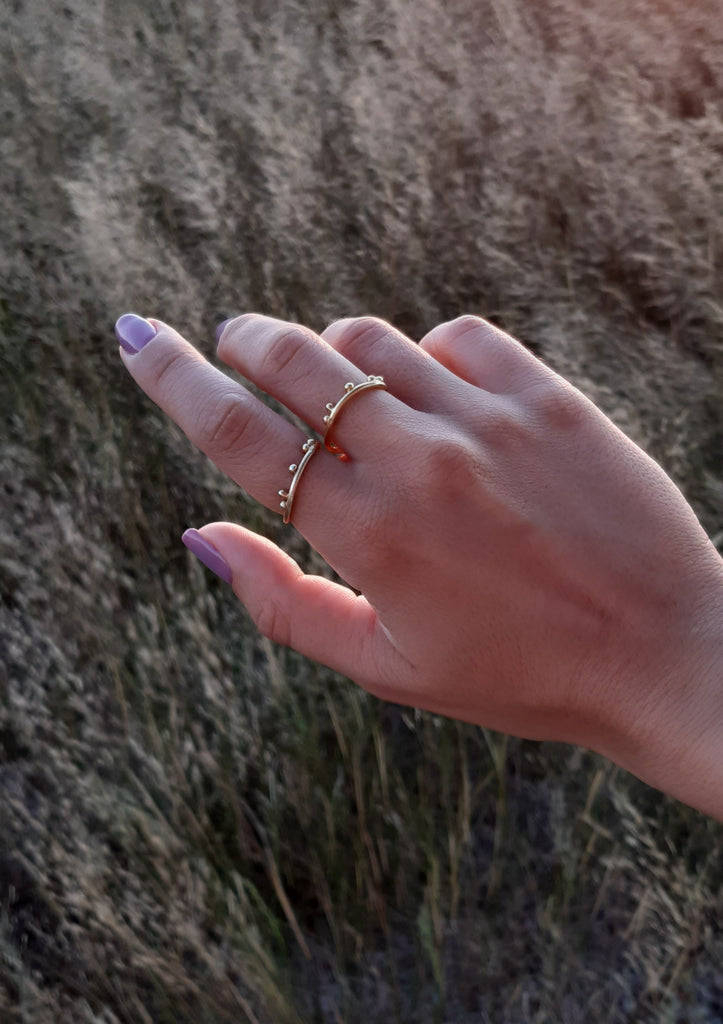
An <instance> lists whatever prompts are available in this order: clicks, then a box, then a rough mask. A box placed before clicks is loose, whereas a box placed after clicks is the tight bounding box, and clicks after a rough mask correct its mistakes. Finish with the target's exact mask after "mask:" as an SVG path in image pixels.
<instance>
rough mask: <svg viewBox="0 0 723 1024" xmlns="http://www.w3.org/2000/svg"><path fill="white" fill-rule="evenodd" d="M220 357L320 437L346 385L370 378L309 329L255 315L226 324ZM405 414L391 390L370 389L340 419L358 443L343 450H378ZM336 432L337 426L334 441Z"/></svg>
mask: <svg viewBox="0 0 723 1024" xmlns="http://www.w3.org/2000/svg"><path fill="white" fill-rule="evenodd" d="M218 355H219V358H221V359H222V360H223V361H224V362H225V363H227V364H228V365H229V366H232V367H233V368H234V369H236V370H239V371H240V372H241V373H242V374H243V375H244V376H245V377H246V378H248V379H249V380H252V381H253V382H254V383H255V384H257V385H258V386H259V387H260V388H262V389H263V390H264V391H265V392H266V393H267V394H269V395H273V396H274V398H278V399H279V400H280V401H281V402H283V404H284V405H285V406H286V407H287V409H291V411H292V412H294V413H296V414H297V416H300V417H301V418H302V419H303V420H304V421H305V422H306V423H308V424H309V426H310V427H312V429H313V430H316V431H317V432H318V433H320V434H323V433H324V429H325V427H324V416H325V415H326V414H327V411H328V410H327V408H326V406H327V403H331V404H333V403H336V402H337V401H338V400H339V398H341V396H342V394H343V393H344V387H345V384H346V383H347V382H351V383H353V384H359V383H361V382H362V381H363V380H364V379H365V377H366V374H363V373H361V372H360V370H359V368H358V367H357V366H355V365H354V364H353V363H351V362H349V360H347V359H345V358H344V357H343V356H341V355H340V354H339V353H338V352H335V351H334V349H333V348H332V347H331V346H330V345H328V344H327V343H326V342H325V341H323V340H322V339H321V338H320V337H319V335H318V334H314V332H313V331H311V330H309V329H308V328H306V327H302V326H301V325H299V324H291V323H285V322H283V321H281V320H275V319H273V318H271V317H267V316H260V315H258V314H254V313H249V314H246V315H245V316H240V317H236V319H235V320H230V321H229V322H228V323H227V324H226V325H225V327H224V328H223V331H222V332H221V336H220V339H219V343H218ZM401 413H403V408H402V407H401V406H400V405H399V403H398V402H397V400H396V399H395V398H394V397H393V396H392V394H391V393H390V392H389V391H382V390H378V391H373V390H370V391H368V392H367V393H366V394H364V395H363V397H362V396H359V397H358V398H355V400H354V401H353V402H349V403H348V407H347V408H345V409H344V414H343V418H342V420H341V424H342V427H343V433H344V436H345V437H346V438H349V439H353V442H354V443H353V444H352V442H351V440H350V442H349V444H348V445H343V447H344V448H345V449H346V450H348V451H350V452H351V454H353V455H355V456H357V457H363V456H364V455H365V454H366V455H368V454H372V453H375V452H377V451H378V448H379V444H380V443H382V442H383V440H384V437H385V436H387V434H388V429H389V426H390V423H391V422H392V421H393V420H394V418H395V416H396V417H398V416H399V415H400V414H401ZM338 432H339V428H335V437H336V436H337V434H338Z"/></svg>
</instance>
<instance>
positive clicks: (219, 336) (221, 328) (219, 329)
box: [216, 316, 236, 341]
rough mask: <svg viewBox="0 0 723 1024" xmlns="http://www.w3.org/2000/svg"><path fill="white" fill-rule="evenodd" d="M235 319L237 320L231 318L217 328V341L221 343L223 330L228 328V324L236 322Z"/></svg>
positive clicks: (223, 321)
mask: <svg viewBox="0 0 723 1024" xmlns="http://www.w3.org/2000/svg"><path fill="white" fill-rule="evenodd" d="M235 319H236V317H235V316H230V317H229V318H228V320H222V321H221V323H220V324H219V325H218V327H217V328H216V341H220V340H221V335H222V334H223V329H224V327H225V326H226V324H230V323H231V321H232V320H235Z"/></svg>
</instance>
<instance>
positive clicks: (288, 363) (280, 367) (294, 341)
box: [264, 327, 309, 379]
mask: <svg viewBox="0 0 723 1024" xmlns="http://www.w3.org/2000/svg"><path fill="white" fill-rule="evenodd" d="M308 343H309V339H308V337H307V335H306V334H305V333H304V332H303V331H302V330H301V329H300V328H298V327H285V328H281V329H279V330H277V331H275V332H274V333H273V334H272V336H271V338H270V339H269V342H268V345H267V348H266V353H265V356H264V365H265V367H266V368H267V369H268V371H269V373H270V374H271V376H272V377H275V378H279V377H284V378H285V379H288V377H289V374H290V373H291V372H292V371H293V368H294V366H295V364H296V363H297V362H301V364H302V365H303V363H304V359H303V351H304V349H305V348H306V346H307V345H308ZM302 372H303V371H300V373H299V374H298V376H301V375H302Z"/></svg>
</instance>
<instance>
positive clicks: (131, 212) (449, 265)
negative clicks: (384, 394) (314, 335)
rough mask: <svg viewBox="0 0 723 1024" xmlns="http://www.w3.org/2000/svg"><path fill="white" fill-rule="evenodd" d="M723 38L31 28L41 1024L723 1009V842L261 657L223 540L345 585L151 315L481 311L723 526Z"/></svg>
mask: <svg viewBox="0 0 723 1024" xmlns="http://www.w3.org/2000/svg"><path fill="white" fill-rule="evenodd" d="M721 43H723V12H722V11H721V8H720V5H719V4H718V3H717V0H716V2H714V0H710V2H707V0H691V2H689V3H688V4H686V5H685V6H684V7H681V6H680V5H676V4H672V3H667V2H663V0H637V2H632V3H631V2H627V3H623V2H622V0H594V2H592V3H588V4H584V5H583V4H579V3H577V2H574V3H573V2H572V0H545V2H542V3H539V2H533V0H484V2H475V3H467V2H466V0H452V2H451V3H445V4H440V3H432V2H431V0H420V2H418V3H415V4H414V5H408V4H401V3H398V2H396V0H384V2H382V0H369V2H366V3H353V2H336V0H335V2H332V0H314V2H313V3H306V4H301V3H297V2H294V0H281V2H275V3H268V4H266V3H261V2H259V3H254V4H252V5H248V4H240V3H232V2H221V0H204V2H203V3H202V2H200V0H188V2H186V3H172V2H170V0H169V2H165V0H164V2H163V3H158V4H154V5H150V4H144V3H128V4H125V3H124V4H116V5H105V6H104V5H87V4H85V3H83V2H82V0H70V2H68V3H66V4H64V5H63V6H62V7H58V6H57V5H46V6H45V7H40V6H39V5H27V6H23V5H21V4H16V5H14V6H11V5H7V6H6V8H4V9H3V10H2V12H0V47H2V51H3V52H2V59H0V86H1V87H0V116H1V117H2V123H3V125H5V126H7V129H8V130H7V131H5V132H3V133H2V137H1V139H0V145H1V146H2V159H0V176H1V180H2V185H3V187H2V189H0V222H1V223H2V233H1V235H0V261H1V262H0V268H1V275H0V280H1V281H2V284H1V285H0V367H1V368H2V374H1V376H0V409H1V411H2V416H3V426H4V433H3V442H2V449H1V450H0V474H1V476H2V488H1V489H0V509H1V510H2V523H3V530H2V531H1V533H0V798H1V799H0V1020H2V1021H3V1024H5V1021H7V1022H8V1024H19V1022H23V1024H25V1022H31V1024H46V1022H47V1024H50V1022H52V1024H65V1022H71V1021H72V1022H73V1024H76V1022H94V1024H95V1022H101V1021H102V1022H103V1024H110V1022H122V1024H130V1022H133V1024H135V1022H143V1024H145V1022H148V1021H153V1022H154V1024H155V1022H163V1021H174V1022H186V1021H187V1022H189V1024H190V1022H193V1024H199V1022H201V1024H203V1022H209V1024H217V1022H225V1021H229V1022H230V1021H239V1020H248V1021H251V1022H258V1024H265V1022H267V1021H274V1022H282V1024H283V1022H304V1024H307V1022H308V1024H310V1022H312V1021H324V1022H327V1021H328V1022H339V1021H343V1022H345V1024H355V1022H357V1021H359V1022H361V1021H369V1020H379V1021H385V1022H386V1021H398V1022H404V1024H412V1022H415V1021H419V1022H425V1024H426V1022H427V1021H439V1022H450V1024H451V1022H455V1024H458V1022H459V1024H464V1022H465V1021H486V1020H489V1021H505V1022H510V1024H513V1022H518V1021H519V1022H522V1021H524V1022H526V1024H527V1022H531V1021H540V1022H542V1021H555V1022H557V1021H568V1020H569V1021H579V1020H585V1021H590V1022H593V1024H598V1022H599V1024H602V1022H611V1024H612V1022H622V1021H641V1022H644V1021H651V1022H652V1021H667V1020H670V1021H673V1020H675V1021H685V1022H688V1021H690V1022H707V1024H712V1022H714V1021H717V1020H719V1019H720V1016H721V1012H722V1011H721V1006H723V976H722V975H721V968H720V964H721V962H723V937H722V932H721V923H720V922H721V919H722V918H721V912H722V911H723V904H722V903H721V896H720V891H721V883H722V882H723V857H722V855H721V835H722V834H721V829H720V826H718V825H716V824H715V823H713V822H712V821H710V820H709V819H706V818H704V817H703V816H702V815H699V814H696V813H695V812H693V811H691V810H690V809H688V808H685V807H683V806H681V805H679V804H677V803H676V802H674V801H672V800H669V799H666V798H663V797H662V796H661V795H660V794H658V793H655V792H653V791H652V790H649V789H648V788H647V787H645V786H644V785H642V784H641V783H639V782H637V781H636V780H634V779H632V778H630V777H629V776H626V775H625V774H624V773H622V772H620V771H618V770H616V769H615V768H614V767H613V766H612V765H610V764H608V763H606V762H604V761H603V760H602V759H600V758H598V757H596V756H594V755H592V754H589V753H587V752H584V751H580V750H575V749H572V748H567V747H563V746H555V745H551V744H534V743H530V742H525V741H520V740H516V739H511V738H506V737H503V736H498V735H496V734H491V733H489V732H485V731H484V730H478V729H474V728H472V727H469V726H463V725H460V724H458V723H454V722H450V721H445V720H442V719H439V718H435V717H433V716H430V715H424V714H420V713H418V712H415V711H414V710H411V709H403V708H397V707H393V706H388V705H384V704H381V703H379V702H378V701H376V700H374V699H373V698H371V697H369V696H367V695H366V694H364V693H362V692H361V691H359V690H357V689H355V688H354V687H352V686H351V685H350V684H349V683H348V682H347V681H345V680H343V679H340V678H338V677H336V676H334V675H333V674H332V673H330V672H329V671H327V670H326V669H323V668H320V667H318V666H315V665H311V664H309V663H307V662H305V661H304V660H303V659H301V658H299V657H298V656H297V655H295V654H294V653H292V652H289V651H285V650H280V649H277V648H274V647H273V646H272V645H270V644H269V643H268V642H266V641H264V640H262V639H260V638H259V637H258V636H257V635H256V633H255V631H254V630H253V628H252V627H251V625H250V623H249V622H248V620H247V618H246V616H245V613H244V612H243V610H242V609H240V608H239V607H237V606H236V604H235V603H234V601H233V599H232V597H231V595H230V594H229V593H228V592H227V591H226V590H225V589H224V588H223V587H222V585H221V584H220V583H218V582H216V581H215V580H212V579H210V578H209V577H208V575H206V574H205V572H204V571H203V570H202V569H201V567H200V566H198V565H197V564H195V563H193V562H192V560H190V558H189V557H188V555H187V554H186V552H185V550H184V549H183V548H182V547H181V546H180V544H179V540H178V537H179V534H180V533H181V531H182V530H183V529H184V528H185V527H186V526H189V525H200V524H202V523H203V522H206V521H210V520H212V519H215V518H229V519H234V520H237V521H242V522H244V523H246V524H247V525H250V526H251V527H253V528H254V529H257V530H259V531H260V532H261V533H263V534H265V535H267V536H270V537H272V538H274V539H276V540H278V541H279V542H280V543H282V544H283V545H284V546H285V547H286V548H287V549H289V550H290V551H291V552H292V553H293V554H294V556H295V557H297V558H298V559H299V560H300V561H301V563H302V564H303V565H305V566H308V567H309V568H313V569H314V570H315V571H322V572H324V571H327V570H326V569H325V567H324V566H323V565H321V564H320V562H319V559H318V557H317V556H316V555H315V554H314V553H313V552H310V551H309V550H307V549H306V547H305V546H304V544H303V543H302V541H301V540H300V538H299V537H298V536H297V535H295V534H294V533H293V531H291V532H289V531H282V529H281V526H280V524H279V522H278V521H277V519H276V518H275V517H272V516H270V515H267V514H266V513H265V512H264V511H263V510H261V509H259V508H258V507H257V506H255V505H254V503H253V502H251V501H250V500H249V499H247V498H246V497H245V496H244V495H243V494H241V493H240V492H238V491H237V490H236V488H235V487H233V486H232V485H231V484H230V483H229V482H228V481H226V480H224V479H223V478H222V477H221V475H220V474H219V473H218V472H217V471H216V470H215V469H214V468H213V467H212V466H210V465H209V464H207V462H206V461H205V460H204V459H203V458H202V457H201V456H200V455H199V454H198V453H196V452H193V451H192V450H191V449H190V446H189V445H188V443H187V442H186V440H185V439H184V438H183V436H182V435H181V434H180V432H179V431H178V430H177V429H176V428H175V427H174V426H173V425H172V424H170V423H168V422H167V421H165V420H164V419H163V418H162V417H161V415H160V414H159V413H158V412H157V411H156V410H155V409H153V408H152V407H151V406H150V403H149V402H148V401H147V400H146V399H145V398H144V397H143V396H142V395H141V394H139V393H138V392H137V391H136V390H134V387H133V385H132V382H130V381H129V380H128V378H127V376H126V375H125V373H124V371H123V370H122V368H121V367H120V365H119V363H118V360H117V356H116V353H115V346H114V344H113V342H112V340H111V327H112V322H113V320H114V319H115V317H116V316H117V315H118V314H119V313H120V312H123V311H124V310H126V309H129V308H131V309H135V310H136V311H137V312H139V313H145V314H148V315H156V316H159V317H162V318H164V319H167V320H168V321H170V322H172V323H174V324H175V325H177V326H178V327H180V328H181V329H183V330H184V331H185V333H186V334H187V335H188V336H189V337H190V338H192V339H193V340H194V341H197V342H198V343H199V344H200V346H201V347H202V348H203V349H204V350H205V351H206V352H207V353H209V354H210V353H211V352H212V342H211V338H212V334H213V327H214V325H215V323H216V322H217V321H218V320H220V319H222V318H223V317H225V316H227V315H230V314H232V313H235V312H237V311H242V310H246V309H258V310H260V311H262V312H266V313H269V314H272V315H276V316H281V317H288V318H296V319H299V320H302V321H303V322H306V323H309V324H310V325H311V326H312V327H315V328H320V327H322V326H323V325H325V323H327V322H328V321H329V320H331V319H332V318H334V317H336V316H340V315H347V314H354V313H366V312H371V313H374V314H377V315H381V316H384V317H387V318H388V319H390V320H393V321H394V322H395V323H397V324H398V325H399V326H400V327H401V328H402V329H404V330H407V331H408V332H409V333H410V334H411V335H412V336H413V337H419V336H421V335H422V334H423V333H424V332H425V331H426V330H427V329H429V328H431V327H432V326H433V325H434V324H435V323H437V322H439V321H440V320H442V319H444V318H448V317H451V316H454V315H457V314H458V313H460V312H477V313H482V314H484V315H486V316H489V317H491V318H493V319H494V320H496V321H497V322H498V323H500V324H501V325H503V326H504V327H506V328H508V329H510V330H512V331H513V332H515V333H517V334H518V335H519V336H520V337H521V338H522V340H523V341H525V342H526V343H527V344H529V345H530V346H531V347H533V348H534V350H535V351H536V352H538V353H539V354H540V355H542V356H543V357H544V358H545V359H547V360H548V361H549V362H550V363H552V364H553V365H554V366H555V367H556V368H558V369H560V370H561V371H562V372H563V373H565V374H567V375H568V376H569V377H571V379H573V380H574V381H575V382H576V383H578V384H579V385H580V386H581V387H582V388H583V390H585V391H586V392H587V393H588V394H589V395H590V396H591V397H592V398H593V399H595V400H596V401H597V402H598V403H600V404H601V405H602V406H603V408H605V410H606V411H607V412H609V413H610V414H611V415H612V416H613V417H614V418H615V420H616V421H617V422H618V423H619V424H620V425H621V426H622V427H623V428H624V429H626V430H627V431H628V432H629V433H631V435H632V436H633V437H634V438H635V439H636V440H638V441H639V442H640V443H642V444H643V445H644V446H645V447H646V448H647V449H648V450H649V451H651V453H652V454H653V455H654V456H655V457H656V458H658V459H659V460H660V461H661V462H662V464H663V465H664V466H665V467H666V468H667V469H668V471H669V472H671V473H672V474H673V475H674V477H675V479H676V480H677V481H678V482H679V483H680V484H681V486H682V487H683V488H684V490H685V492H686V494H687V495H688V497H689V499H690V500H691V501H692V502H693V503H694V505H695V508H696V511H697V512H698V514H699V515H700V517H701V519H702V521H703V522H704V524H705V525H706V527H707V528H708V530H709V532H710V534H711V536H713V537H714V538H716V539H717V542H718V543H719V544H721V538H722V537H723V465H721V458H720V453H721V450H723V446H722V445H721V440H723V429H722V408H721V407H722V404H723V403H721V380H722V378H721V373H722V368H723V333H722V330H721V326H722V324H723V319H722V314H721V310H723V288H722V285H721V281H722V280H723V278H722V276H721V258H722V257H721V253H722V248H723V230H722V222H723V215H722V213H721V209H722V208H721V191H722V189H723V175H722V172H721V153H722V152H723V96H722V93H721V90H722V89H723V46H721Z"/></svg>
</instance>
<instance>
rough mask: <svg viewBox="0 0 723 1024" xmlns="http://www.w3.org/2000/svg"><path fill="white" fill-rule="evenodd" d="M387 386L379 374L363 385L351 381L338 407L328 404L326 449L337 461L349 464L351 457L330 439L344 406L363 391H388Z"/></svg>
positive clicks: (370, 376) (369, 378)
mask: <svg viewBox="0 0 723 1024" xmlns="http://www.w3.org/2000/svg"><path fill="white" fill-rule="evenodd" d="M386 387H387V385H386V384H385V383H384V378H383V377H380V376H379V375H378V374H370V375H369V376H368V377H367V379H366V380H363V381H362V382H361V384H352V382H351V381H349V382H348V383H347V384H345V385H344V394H343V395H342V396H341V398H340V399H339V401H338V402H337V403H336V405H335V404H334V403H333V402H328V403H327V406H326V408H327V410H328V412H327V414H326V416H325V417H324V425H325V429H324V447H325V448H326V450H327V451H328V452H331V454H332V455H336V457H337V459H341V461H342V462H347V461H348V459H349V456H348V455H347V453H346V452H345V451H344V450H343V448H341V446H340V445H338V444H337V443H336V441H332V440H331V438H330V437H329V434H330V433H331V428H332V427H333V426H334V423H335V421H336V420H337V419H338V418H339V413H340V412H341V410H342V409H343V408H344V406H345V405H346V404H347V403H348V402H350V401H351V399H352V398H356V396H357V395H359V394H361V392H362V391H369V390H371V389H372V388H384V389H385V390H386Z"/></svg>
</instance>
